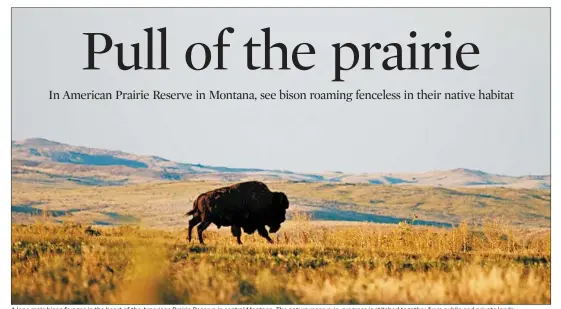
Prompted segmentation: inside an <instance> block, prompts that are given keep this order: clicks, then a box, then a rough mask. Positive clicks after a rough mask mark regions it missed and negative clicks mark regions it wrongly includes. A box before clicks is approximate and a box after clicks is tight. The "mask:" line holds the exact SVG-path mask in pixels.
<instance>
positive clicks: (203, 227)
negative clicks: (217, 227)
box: [197, 221, 210, 245]
mask: <svg viewBox="0 0 561 309" xmlns="http://www.w3.org/2000/svg"><path fill="white" fill-rule="evenodd" d="M209 225H210V222H208V221H203V223H201V224H199V226H197V233H198V234H199V242H200V243H201V244H202V245H204V244H205V242H204V241H203V232H204V231H205V230H206V228H207V227H208V226H209Z"/></svg>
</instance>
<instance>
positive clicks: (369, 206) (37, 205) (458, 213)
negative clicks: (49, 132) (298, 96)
mask: <svg viewBox="0 0 561 309" xmlns="http://www.w3.org/2000/svg"><path fill="white" fill-rule="evenodd" d="M223 185H225V183H220V182H211V181H208V182H207V181H184V182H154V183H142V184H132V185H124V186H106V187H96V186H80V185H71V184H52V185H49V184H36V183H28V182H20V181H14V182H13V183H12V221H13V222H16V223H33V222H35V221H37V220H36V219H38V218H39V219H41V220H43V216H41V214H46V215H49V217H50V220H52V221H55V222H73V223H82V224H94V225H118V224H123V223H125V224H131V223H137V224H140V225H142V226H143V227H150V228H163V227H166V228H167V227H173V228H182V227H185V224H186V220H185V218H184V217H183V214H184V213H185V212H186V211H187V210H189V209H191V207H192V203H193V200H194V199H195V198H196V197H197V195H198V194H200V193H202V192H205V191H208V190H211V189H214V188H217V187H220V186H223ZM267 185H268V186H269V187H270V188H271V190H274V191H283V192H285V193H286V194H287V196H288V198H289V200H290V205H291V206H290V208H289V211H290V212H291V211H293V210H298V211H305V212H308V213H310V214H312V215H316V218H314V219H321V220H346V221H349V220H350V221H359V220H360V221H372V222H379V223H397V222H400V221H402V219H403V218H411V217H412V216H413V215H415V216H417V220H418V222H421V221H426V222H434V223H443V224H448V225H450V224H453V225H457V224H458V223H460V222H461V221H466V220H467V221H470V222H481V221H483V220H488V219H499V220H501V221H503V222H506V223H508V224H509V225H515V226H520V227H528V226H531V227H539V228H549V227H550V224H551V217H550V213H551V191H549V190H540V189H512V188H454V189H449V188H440V187H421V186H406V185H404V186H388V185H370V184H335V183H333V184H330V183H292V182H270V183H269V182H268V183H267ZM33 215H34V216H33ZM434 225H438V224H434Z"/></svg>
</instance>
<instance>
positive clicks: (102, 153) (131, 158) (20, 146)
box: [12, 138, 551, 189]
mask: <svg viewBox="0 0 561 309" xmlns="http://www.w3.org/2000/svg"><path fill="white" fill-rule="evenodd" d="M12 179H13V180H22V181H31V182H44V183H53V182H71V183H77V184H83V185H102V186H107V185H121V184H131V183H142V182H150V181H178V180H211V181H243V180H249V179H252V180H262V181H283V180H285V181H293V182H334V183H368V184H374V185H376V184H380V185H422V186H437V187H510V188H538V189H549V188H550V185H551V177H550V176H549V175H542V176H520V177H514V176H505V175H496V174H490V173H486V172H483V171H479V170H471V169H465V168H457V169H452V170H446V171H431V172H425V173H363V174H347V173H341V172H324V173H315V174H307V173H297V172H292V171H285V170H265V169H257V168H230V167H220V166H210V165H201V164H190V163H180V162H174V161H170V160H167V159H165V158H161V157H157V156H141V155H135V154H130V153H125V152H122V151H113V150H105V149H96V148H88V147H82V146H73V145H68V144H63V143H59V142H55V141H50V140H47V139H43V138H31V139H26V140H23V141H12Z"/></svg>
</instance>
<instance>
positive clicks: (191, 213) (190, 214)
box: [185, 209, 197, 216]
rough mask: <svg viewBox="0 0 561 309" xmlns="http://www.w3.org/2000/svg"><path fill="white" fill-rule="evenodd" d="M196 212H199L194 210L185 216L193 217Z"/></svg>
mask: <svg viewBox="0 0 561 309" xmlns="http://www.w3.org/2000/svg"><path fill="white" fill-rule="evenodd" d="M195 212H197V210H196V209H193V210H190V211H188V212H187V213H186V214H185V215H186V216H192V215H194V214H195Z"/></svg>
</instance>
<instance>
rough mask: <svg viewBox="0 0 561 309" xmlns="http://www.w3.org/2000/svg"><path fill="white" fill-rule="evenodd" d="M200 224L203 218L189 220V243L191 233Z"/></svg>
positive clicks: (196, 217) (197, 217)
mask: <svg viewBox="0 0 561 309" xmlns="http://www.w3.org/2000/svg"><path fill="white" fill-rule="evenodd" d="M199 223H201V217H199V216H195V217H193V218H192V219H191V220H189V234H188V239H189V242H191V232H192V231H193V228H194V227H195V226H196V225H197V224H199Z"/></svg>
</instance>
